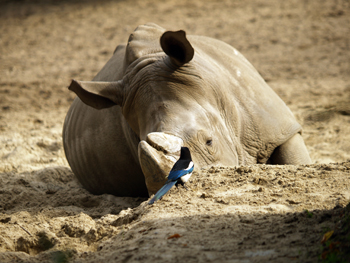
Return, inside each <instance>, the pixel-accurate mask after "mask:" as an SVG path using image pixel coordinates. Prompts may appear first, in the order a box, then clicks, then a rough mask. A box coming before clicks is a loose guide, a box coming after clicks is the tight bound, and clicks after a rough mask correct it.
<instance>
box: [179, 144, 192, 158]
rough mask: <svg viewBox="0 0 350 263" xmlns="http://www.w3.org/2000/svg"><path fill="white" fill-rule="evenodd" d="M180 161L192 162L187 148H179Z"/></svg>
mask: <svg viewBox="0 0 350 263" xmlns="http://www.w3.org/2000/svg"><path fill="white" fill-rule="evenodd" d="M180 160H192V158H191V153H190V150H189V149H188V148H187V147H181V153H180Z"/></svg>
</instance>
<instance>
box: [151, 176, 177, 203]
mask: <svg viewBox="0 0 350 263" xmlns="http://www.w3.org/2000/svg"><path fill="white" fill-rule="evenodd" d="M175 184H176V181H170V182H168V183H166V184H165V185H164V186H163V187H162V188H160V189H159V191H158V192H157V193H156V194H155V195H154V196H153V198H152V199H151V200H150V201H149V202H148V204H149V205H151V204H153V203H154V202H155V201H157V200H159V199H160V198H162V196H163V195H165V194H166V193H167V192H168V191H169V190H170V188H171V187H173V186H174V185H175Z"/></svg>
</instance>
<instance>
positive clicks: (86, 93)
mask: <svg viewBox="0 0 350 263" xmlns="http://www.w3.org/2000/svg"><path fill="white" fill-rule="evenodd" d="M68 89H69V90H71V91H74V92H75V94H77V95H78V97H79V98H80V99H81V100H82V101H83V102H84V103H85V104H87V105H89V106H91V107H93V108H95V109H98V110H100V109H105V108H109V107H112V106H114V105H119V106H123V98H124V96H123V86H122V83H121V81H113V82H103V81H77V80H74V79H73V80H72V82H71V84H70V85H69V87H68Z"/></svg>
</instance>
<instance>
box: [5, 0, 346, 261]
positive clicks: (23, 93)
mask: <svg viewBox="0 0 350 263" xmlns="http://www.w3.org/2000/svg"><path fill="white" fill-rule="evenodd" d="M147 22H155V23H157V24H159V25H161V26H163V27H165V28H167V29H169V30H178V29H184V30H186V31H187V33H188V34H198V35H206V36H211V37H215V38H218V39H221V40H223V41H225V42H227V43H229V44H231V45H233V46H234V47H236V48H237V49H238V50H240V51H241V52H242V53H243V54H244V55H245V56H246V57H247V58H248V60H249V61H251V62H252V64H253V65H254V66H255V67H256V68H257V69H258V70H259V72H260V73H261V74H262V76H263V77H264V78H265V80H266V81H267V82H268V83H269V85H270V86H271V87H272V88H273V89H274V90H275V91H276V92H277V93H278V94H279V95H280V96H281V97H282V99H283V100H284V101H285V102H286V103H287V105H288V106H289V107H290V108H291V110H292V111H293V112H294V114H295V116H296V117H297V119H298V121H299V122H300V123H301V124H302V125H303V129H304V131H303V137H304V139H305V142H306V145H307V148H308V150H309V152H310V155H311V158H312V160H313V162H314V164H313V165H308V166H267V165H254V166H249V167H238V168H237V167H236V168H235V167H212V168H210V169H206V170H202V171H200V172H198V173H195V174H194V175H193V176H192V178H191V180H190V183H189V184H188V186H189V188H190V191H186V190H184V189H183V188H181V187H180V188H179V189H176V188H175V189H172V190H171V191H170V193H169V194H168V195H166V196H165V197H164V198H163V199H162V200H161V201H159V202H157V203H156V204H154V205H152V206H148V205H146V202H145V199H141V198H127V197H115V196H111V195H101V196H93V195H91V194H89V193H88V192H87V191H86V190H84V189H83V188H82V187H81V186H80V185H79V184H78V183H77V181H76V180H75V178H74V175H73V174H72V172H71V170H70V169H69V166H68V164H67V161H66V160H65V156H64V152H63V147H62V141H61V130H62V124H63V121H64V117H65V114H66V112H67V110H68V108H69V106H70V104H71V102H72V100H73V98H74V95H73V94H72V93H70V92H68V90H67V86H68V84H69V82H70V79H71V78H76V79H79V80H91V79H92V78H93V76H94V75H95V74H96V73H97V72H98V71H99V70H100V69H101V68H102V66H103V65H104V64H105V62H106V61H107V60H108V58H109V57H110V56H111V54H112V52H113V50H114V48H115V47H116V46H117V44H119V43H125V42H126V40H127V38H128V35H129V34H130V33H131V32H132V31H133V30H134V28H136V27H137V26H138V25H140V24H144V23H147ZM349 24H350V3H349V1H348V0H339V1H337V0H333V1H332V0H329V1H322V0H315V1H303V0H292V1H278V0H269V1H263V0H252V1H243V0H236V1H229V0H226V1H225V0H220V1H214V0H213V1H209V0H208V1H205V0H204V1H198V0H194V1H185V0H177V1H174V0H165V1H155V0H129V1H122V0H120V1H48V0H47V1H43V0H42V1H41V0H38V1H0V262H315V261H317V260H320V255H321V253H322V252H324V251H325V249H327V247H326V246H327V245H326V244H323V245H322V244H321V243H320V241H321V239H322V236H323V234H325V233H327V232H329V231H330V230H335V233H336V232H337V231H340V230H339V226H340V225H339V224H340V223H341V222H342V221H344V220H345V219H344V213H345V212H344V211H345V210H344V207H345V206H346V205H347V204H348V203H349V202H350V160H349V159H350V104H349V103H350V52H349V50H350V27H349ZM345 214H346V213H345ZM323 255H324V256H325V254H323Z"/></svg>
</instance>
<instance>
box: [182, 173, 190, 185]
mask: <svg viewBox="0 0 350 263" xmlns="http://www.w3.org/2000/svg"><path fill="white" fill-rule="evenodd" d="M191 175H192V173H189V174H186V175H184V176H182V177H181V181H182V182H184V183H186V182H187V181H188V179H190V177H191Z"/></svg>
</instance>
